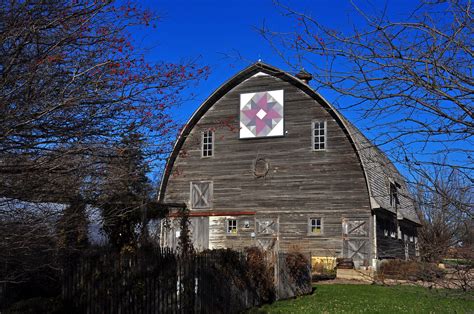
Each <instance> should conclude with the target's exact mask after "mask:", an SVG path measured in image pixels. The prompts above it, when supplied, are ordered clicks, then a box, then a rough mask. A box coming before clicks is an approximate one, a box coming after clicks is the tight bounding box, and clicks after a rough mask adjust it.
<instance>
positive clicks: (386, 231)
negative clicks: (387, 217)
mask: <svg viewBox="0 0 474 314" xmlns="http://www.w3.org/2000/svg"><path fill="white" fill-rule="evenodd" d="M383 235H384V237H388V229H383Z"/></svg>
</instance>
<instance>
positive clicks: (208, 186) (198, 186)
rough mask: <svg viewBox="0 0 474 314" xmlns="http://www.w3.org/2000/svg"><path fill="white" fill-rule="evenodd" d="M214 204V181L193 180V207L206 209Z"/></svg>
mask: <svg viewBox="0 0 474 314" xmlns="http://www.w3.org/2000/svg"><path fill="white" fill-rule="evenodd" d="M211 206H212V182H191V208H194V209H205V208H211Z"/></svg>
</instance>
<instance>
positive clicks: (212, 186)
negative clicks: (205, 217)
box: [189, 181, 214, 209]
mask: <svg viewBox="0 0 474 314" xmlns="http://www.w3.org/2000/svg"><path fill="white" fill-rule="evenodd" d="M197 183H201V184H202V183H208V184H209V202H208V206H198V207H196V206H194V205H195V204H194V202H193V185H194V184H197ZM189 191H190V194H189V203H190V208H191V209H212V202H213V194H214V184H213V182H212V181H191V182H190V183H189Z"/></svg>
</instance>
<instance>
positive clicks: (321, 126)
mask: <svg viewBox="0 0 474 314" xmlns="http://www.w3.org/2000/svg"><path fill="white" fill-rule="evenodd" d="M262 99H264V100H263V102H262V103H260V102H261V100H262ZM261 106H267V107H261ZM268 106H271V108H269V107H268ZM262 108H263V109H265V110H263V111H262V110H261V109H262ZM243 112H244V113H243ZM243 115H245V116H243ZM256 116H257V117H258V119H257V118H255V117H256ZM255 119H257V120H258V121H255ZM314 132H320V134H319V133H318V134H319V135H322V136H321V137H318V136H315V135H314V134H315V133H314ZM317 139H323V140H324V141H323V142H321V143H318V145H319V146H318V145H315V141H316V140H317ZM326 141H327V142H326ZM315 147H316V148H321V149H315ZM390 184H392V185H393V186H396V187H397V189H398V194H397V197H398V200H397V203H396V204H392V203H393V200H392V203H391V197H392V198H393V195H391V194H390V193H391V190H390V187H391V185H390ZM405 192H406V186H405V184H404V181H403V178H402V177H401V175H400V174H399V173H398V172H397V170H396V169H395V167H394V166H393V165H392V164H391V163H390V161H389V160H388V159H387V158H386V157H385V156H384V155H383V153H382V152H381V151H380V150H378V149H377V148H375V147H374V146H373V145H372V144H371V143H370V141H368V140H367V139H366V138H365V137H364V136H363V135H362V134H361V133H360V132H359V131H358V130H357V129H356V128H355V127H354V126H353V125H351V124H350V123H349V122H348V121H347V120H346V119H345V118H344V117H342V116H341V115H340V114H339V113H338V112H337V111H336V110H335V109H334V108H333V107H332V106H331V105H330V104H329V103H328V102H327V101H325V100H324V98H323V97H321V95H319V94H318V93H317V92H315V91H314V90H313V89H311V88H310V87H309V85H308V84H307V83H306V82H305V81H303V80H300V79H298V78H296V77H294V76H292V75H290V74H288V73H286V72H283V71H281V70H279V69H277V68H274V67H271V66H269V65H266V64H264V63H261V62H258V63H256V64H254V65H252V66H250V67H248V68H246V69H245V70H243V71H241V72H240V73H238V74H237V75H236V76H234V77H233V78H231V79H230V80H229V81H227V82H226V83H224V84H223V85H222V86H221V87H220V88H218V89H217V90H216V91H215V92H214V93H213V94H212V95H211V96H210V97H209V98H208V99H207V100H206V101H205V102H204V103H203V104H202V105H201V106H200V107H199V108H198V109H197V111H196V112H195V113H194V114H193V116H192V117H191V119H190V120H189V122H188V123H187V125H186V126H185V127H184V129H183V130H182V132H181V134H180V136H179V138H178V140H177V142H176V144H175V146H174V149H173V152H172V153H171V155H170V157H169V159H168V161H167V165H166V169H165V172H164V175H163V178H162V182H161V187H160V196H159V199H160V201H162V202H185V203H186V204H187V205H188V207H190V208H191V212H192V215H193V216H196V217H201V220H202V221H203V224H204V225H205V226H204V227H203V226H202V225H200V226H199V227H196V228H197V229H199V230H201V229H202V228H204V229H205V228H208V229H209V234H208V235H206V237H205V238H206V241H208V242H209V243H213V245H211V246H213V247H229V246H231V247H243V246H248V245H249V243H250V242H252V241H253V242H254V243H255V242H258V241H260V242H261V243H263V242H265V241H267V240H268V241H270V242H271V238H272V235H275V239H277V240H278V246H279V247H280V248H288V247H289V246H291V245H292V244H295V241H297V242H298V244H299V245H301V246H303V247H307V248H309V249H308V250H319V253H318V254H324V253H322V251H323V250H326V251H327V250H330V249H331V250H334V251H336V253H337V254H340V255H341V254H343V251H344V250H347V249H348V247H347V245H348V244H347V243H349V244H350V243H352V246H353V247H355V248H353V249H354V250H360V249H361V248H364V250H365V251H366V252H365V253H364V254H365V255H364V254H361V256H362V255H363V256H364V259H367V258H368V257H369V256H372V257H374V256H375V255H376V254H375V251H376V249H375V248H374V249H372V247H375V246H376V239H375V237H374V232H375V231H374V230H375V228H374V224H375V219H372V214H373V213H374V211H376V210H380V209H383V210H385V211H387V212H389V213H393V214H394V215H396V216H398V218H399V219H405V220H408V221H411V222H413V223H416V222H417V219H416V215H413V213H414V211H413V205H412V203H411V202H410V201H409V199H408V198H406V199H405V198H404V195H408V194H405ZM203 198H205V200H203ZM203 217H208V218H203ZM229 217H230V218H229ZM232 217H234V218H235V217H240V218H239V219H233V218H232ZM234 224H236V225H235V229H234ZM265 226H267V227H265ZM348 226H356V227H357V226H360V227H361V228H359V229H358V231H357V232H358V233H357V234H352V235H348V234H344V232H347V231H348V230H349V229H350V230H352V231H353V228H352V229H351V228H349V229H348V230H346V231H345V229H344V228H348ZM318 228H319V229H318ZM226 230H227V232H226ZM233 230H235V231H237V230H238V231H239V232H238V233H237V232H236V233H237V234H230V233H229V231H230V232H233ZM262 230H266V231H268V232H269V234H270V235H265V234H261V232H260V231H262ZM269 230H270V231H269ZM312 230H317V232H319V233H320V234H317V236H315V234H314V232H312ZM354 230H355V229H354ZM200 232H202V231H200ZM341 234H343V235H344V236H343V237H341ZM351 236H352V237H354V239H352V242H350V241H351ZM268 241H267V242H268ZM346 242H347V243H346ZM354 243H356V244H354ZM357 243H359V244H357ZM360 243H362V244H360ZM349 250H350V248H349ZM362 251H363V250H362ZM356 253H357V252H356Z"/></svg>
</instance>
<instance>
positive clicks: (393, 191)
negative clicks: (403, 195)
mask: <svg viewBox="0 0 474 314" xmlns="http://www.w3.org/2000/svg"><path fill="white" fill-rule="evenodd" d="M398 187H400V185H399V184H397V183H390V205H391V206H393V207H395V206H396V205H399V204H400V201H399V199H398Z"/></svg>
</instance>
